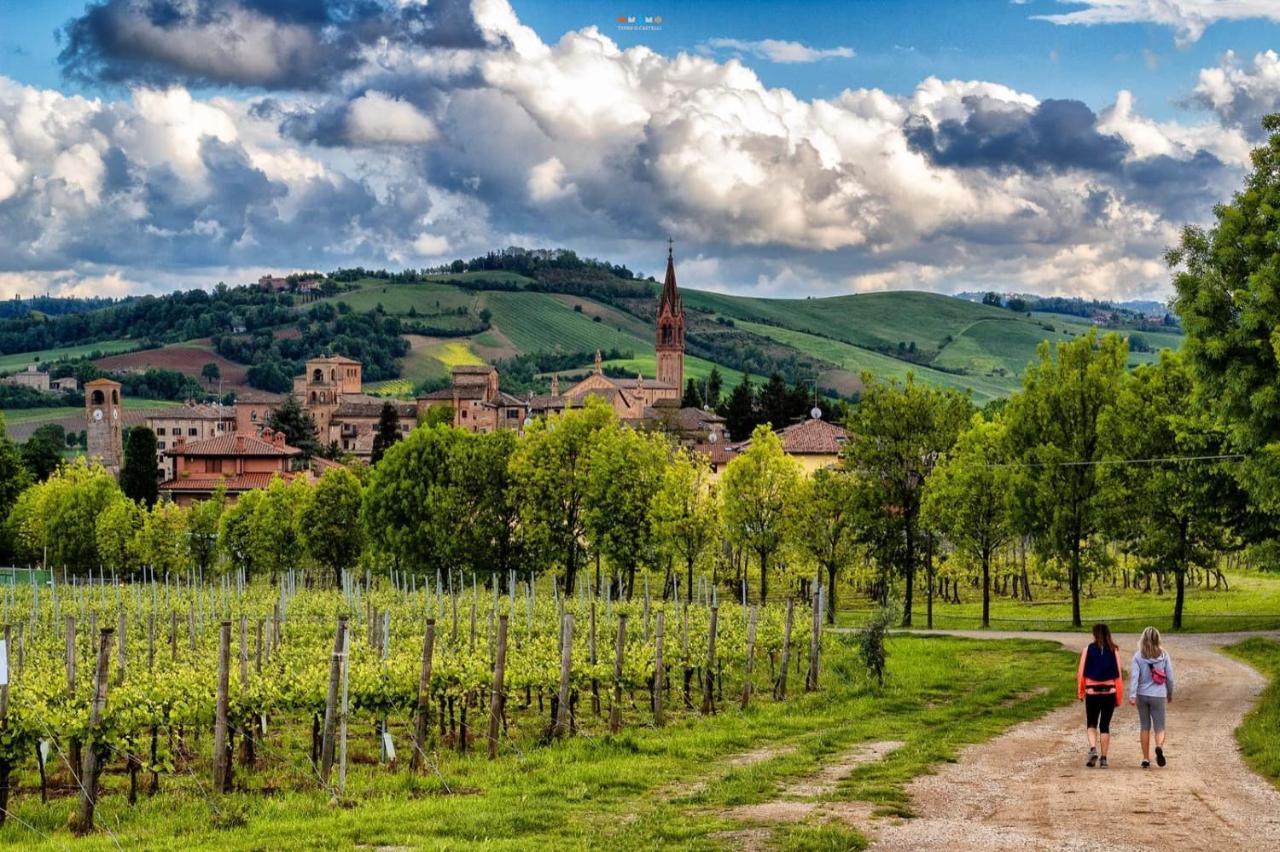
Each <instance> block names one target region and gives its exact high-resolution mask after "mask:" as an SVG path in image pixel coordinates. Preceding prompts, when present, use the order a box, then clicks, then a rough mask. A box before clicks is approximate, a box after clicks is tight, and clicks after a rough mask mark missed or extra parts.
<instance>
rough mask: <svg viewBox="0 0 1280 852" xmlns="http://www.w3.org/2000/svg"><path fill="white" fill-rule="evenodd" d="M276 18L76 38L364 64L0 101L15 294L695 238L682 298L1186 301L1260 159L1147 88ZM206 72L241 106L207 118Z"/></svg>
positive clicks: (300, 6) (173, 70)
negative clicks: (1172, 270) (887, 79)
mask: <svg viewBox="0 0 1280 852" xmlns="http://www.w3.org/2000/svg"><path fill="white" fill-rule="evenodd" d="M269 5H271V4H267V3H265V2H250V0H235V2H234V4H233V3H232V0H217V2H215V0H171V2H169V3H168V6H172V7H173V8H174V9H176V10H177V11H175V12H174V13H173V15H172V16H170V17H165V16H159V17H158V18H157V15H156V13H155V9H156V8H159V7H158V6H157V5H156V4H151V3H148V4H141V3H138V4H135V3H126V2H124V0H106V1H105V2H100V3H98V4H96V5H95V6H94V7H92V8H91V10H90V12H89V13H86V16H85V17H84V18H82V19H81V20H87V19H88V18H90V17H92V14H93V13H94V10H105V11H102V12H101V13H102V14H106V11H114V13H118V14H124V13H125V12H128V13H129V14H130V15H135V14H141V13H140V12H137V10H139V9H143V10H146V11H147V14H148V15H149V17H147V18H146V24H145V25H146V26H148V27H158V28H161V29H165V28H168V30H169V31H171V33H174V34H177V35H179V36H182V37H183V38H185V37H188V36H190V37H192V38H194V37H195V34H196V33H197V32H198V33H199V34H200V35H201V37H206V38H213V37H215V35H216V33H217V30H216V27H217V26H218V25H219V24H218V22H219V21H220V20H223V18H220V17H219V15H220V14H223V13H225V14H231V12H228V11H226V10H228V9H231V8H232V6H234V9H235V10H236V11H235V14H243V15H250V16H252V15H257V16H260V17H262V19H263V21H267V22H268V24H269V25H270V26H271V27H277V28H284V27H298V28H301V30H303V31H305V32H307V33H312V34H318V35H317V36H316V37H317V38H322V39H325V38H339V37H341V36H342V34H344V33H346V34H348V35H349V36H350V37H351V38H353V39H355V40H356V43H357V44H358V45H359V47H358V49H355V48H353V52H351V53H342V52H339V53H338V55H337V56H338V59H339V62H338V66H339V67H341V66H342V57H343V56H351V57H354V58H353V59H352V64H350V65H349V66H347V67H345V68H343V69H341V70H340V71H339V72H338V73H333V74H330V73H329V72H317V73H318V74H319V76H316V75H310V76H309V75H308V74H306V73H301V72H298V73H295V72H294V71H290V72H288V73H284V74H281V75H276V76H273V75H274V74H275V72H269V73H268V72H263V71H261V70H260V69H259V70H258V71H254V72H253V73H251V74H250V73H247V72H245V71H244V69H245V68H246V67H251V66H249V65H244V64H241V65H235V62H234V61H232V60H234V59H235V57H234V56H231V57H230V59H227V57H223V59H227V62H228V63H229V64H220V65H218V69H219V70H218V71H217V73H216V74H214V73H213V72H212V71H208V70H207V69H206V70H205V71H200V72H199V73H198V74H197V73H195V72H193V71H192V67H193V66H191V65H190V63H188V64H183V63H184V62H187V60H186V59H184V60H182V62H178V61H177V60H174V61H169V60H164V61H163V62H162V61H160V60H159V59H157V58H156V57H153V56H147V57H143V59H145V61H142V60H139V62H140V64H133V65H128V64H119V63H117V64H116V65H96V66H95V65H81V66H79V67H80V68H82V69H90V70H94V69H96V70H94V73H100V74H101V75H102V79H106V80H110V79H115V78H116V77H117V76H118V77H120V78H124V77H126V76H129V75H126V74H125V72H126V71H129V72H130V74H132V76H131V77H129V79H132V80H134V81H135V84H134V85H133V87H132V88H131V89H130V90H129V92H128V94H127V96H121V97H119V98H117V99H93V98H85V97H78V96H67V95H63V94H61V93H58V92H56V91H49V90H42V89H37V88H33V87H27V86H20V85H17V84H16V83H13V82H11V81H7V80H4V79H3V78H0V232H3V233H5V234H6V237H8V239H6V240H5V241H3V243H0V272H4V273H8V274H13V275H25V276H35V277H37V278H38V277H39V276H47V275H51V274H55V273H56V274H60V275H61V274H66V275H70V276H72V277H74V276H76V275H79V276H103V275H107V274H110V273H113V272H115V273H119V275H120V276H121V280H123V281H134V282H143V283H147V284H151V283H153V282H156V281H162V282H176V281H186V280H189V276H191V275H195V274H197V273H196V272H195V271H196V270H211V269H216V270H219V271H220V273H219V274H221V271H223V270H237V269H241V270H249V269H253V270H259V269H263V268H266V269H270V268H294V267H298V268H317V267H320V268H324V267H326V266H337V265H355V264H359V265H365V266H415V265H422V264H423V263H425V262H427V261H428V260H435V259H438V258H440V257H444V256H451V255H463V256H466V255H470V254H479V253H482V252H484V251H486V250H489V249H492V248H493V247H495V246H501V245H509V244H525V245H565V246H572V247H574V248H577V249H578V250H579V251H582V252H584V253H589V254H596V255H599V256H604V257H609V258H610V259H613V260H617V261H620V262H624V263H627V264H628V265H630V266H632V268H636V269H641V270H653V271H657V269H658V268H660V264H661V262H662V259H663V253H662V251H661V247H662V240H664V239H665V238H666V237H667V236H668V235H672V236H675V237H676V239H677V241H678V243H679V245H680V246H681V247H682V250H683V252H684V256H685V257H688V258H689V259H690V261H691V264H690V266H689V269H688V274H686V275H684V276H683V278H684V280H688V281H690V282H691V283H696V284H698V285H699V286H704V287H710V288H714V289H746V290H749V291H751V292H759V293H768V294H770V295H790V294H795V293H805V294H815V295H816V294H820V293H831V292H848V291H851V290H857V289H865V288H867V287H872V286H884V287H917V288H930V289H942V290H955V289H977V288H980V287H993V288H998V289H1040V290H1042V291H1046V292H1082V293H1089V294H1091V295H1123V294H1127V293H1144V294H1147V293H1150V292H1153V291H1154V290H1156V289H1159V288H1161V287H1167V280H1168V276H1167V273H1166V272H1165V271H1164V268H1163V265H1162V264H1161V262H1160V257H1161V255H1162V253H1163V251H1164V249H1165V248H1166V247H1167V246H1168V245H1169V244H1170V243H1171V242H1173V241H1174V240H1176V238H1177V234H1178V230H1179V228H1180V226H1181V225H1182V223H1183V222H1184V221H1187V220H1192V221H1202V220H1203V219H1204V218H1205V217H1207V216H1208V215H1209V213H1210V205H1211V202H1212V201H1213V200H1217V199H1219V198H1221V197H1223V196H1224V195H1225V194H1226V193H1227V192H1229V190H1230V189H1231V188H1232V187H1233V186H1234V185H1236V183H1237V182H1238V176H1239V171H1240V169H1241V168H1242V167H1243V166H1244V164H1245V162H1246V154H1247V149H1248V144H1247V141H1246V139H1245V137H1244V136H1243V135H1242V134H1241V133H1240V132H1239V130H1237V129H1235V128H1229V127H1228V128H1224V127H1223V126H1221V125H1220V124H1217V123H1209V124H1202V125H1183V124H1179V123H1176V122H1169V121H1164V122H1157V121H1154V120H1151V119H1149V118H1147V117H1145V116H1143V115H1142V114H1141V112H1140V111H1139V110H1138V108H1137V106H1136V104H1135V103H1134V102H1133V99H1132V97H1131V96H1129V95H1128V94H1127V93H1125V92H1121V93H1119V94H1118V95H1117V97H1116V101H1115V103H1113V104H1111V105H1110V106H1109V107H1107V108H1106V109H1103V110H1101V111H1099V112H1095V111H1093V110H1091V109H1090V108H1089V107H1088V106H1086V105H1084V104H1083V103H1080V102H1075V101H1065V100H1045V101H1041V100H1040V99H1038V98H1036V97H1035V96H1034V95H1032V94H1030V93H1028V92H1022V91H1018V90H1016V89H1013V88H1011V87H1008V86H1005V85H1001V84H999V83H995V82H990V81H980V80H943V79H938V78H933V77H930V78H927V79H925V80H923V81H921V82H920V83H919V85H918V86H917V87H916V88H915V89H914V90H913V91H911V92H909V93H906V94H890V93H888V92H885V91H882V90H879V89H849V90H845V91H843V92H840V93H839V94H837V95H835V96H833V97H830V98H815V99H804V98H800V97H798V96H797V95H795V94H794V93H793V92H791V91H789V90H787V89H784V88H769V87H768V86H766V85H764V83H763V82H762V81H761V80H760V78H759V76H757V74H756V73H755V72H754V71H753V70H752V69H751V68H750V67H749V66H748V65H747V64H746V62H745V61H744V59H742V58H739V57H729V58H727V59H723V60H721V59H717V58H716V57H714V56H711V55H707V54H705V53H694V54H687V53H681V54H677V55H674V56H666V55H663V54H659V53H657V52H655V51H653V50H651V49H649V48H647V47H644V46H636V47H631V48H627V49H623V48H622V47H620V46H619V45H618V44H617V43H616V42H614V41H613V40H612V39H611V38H609V37H608V36H606V35H605V34H603V33H602V32H601V31H599V30H598V29H597V28H594V27H587V28H584V29H582V30H579V31H574V32H569V33H566V34H565V35H564V36H563V37H561V38H560V39H559V40H558V41H556V42H554V43H546V42H544V41H543V40H542V39H541V38H539V37H538V36H537V34H536V33H534V32H533V31H532V30H531V29H529V28H528V27H526V26H525V25H523V24H522V23H521V22H520V21H519V19H518V18H517V17H516V15H515V13H514V12H513V11H512V9H511V7H510V6H509V5H508V4H507V2H505V0H474V3H473V4H472V5H470V6H466V7H465V15H463V18H464V19H465V21H467V22H469V26H471V27H473V28H474V30H475V32H474V33H471V35H469V36H467V38H466V39H455V40H452V41H449V43H448V44H443V43H442V44H439V45H436V46H425V47H414V46H413V45H412V44H410V43H409V41H408V36H403V37H400V36H398V37H396V38H389V37H388V38H378V39H376V40H373V39H371V38H367V37H366V36H365V30H363V29H361V28H360V27H358V26H356V24H355V23H354V22H355V21H356V20H357V18H359V20H372V21H375V22H378V21H383V20H384V19H385V16H386V15H392V14H397V15H398V14H410V13H409V12H407V11H404V10H406V9H409V8H410V6H411V5H412V4H408V3H405V4H403V5H401V4H399V3H396V4H391V3H390V2H388V3H386V4H383V3H376V4H371V3H360V4H358V5H359V9H358V10H357V9H356V5H355V4H352V5H346V4H344V3H341V2H339V3H328V4H325V3H320V2H318V0H316V2H311V0H299V1H298V2H296V3H293V4H288V10H287V11H284V12H282V11H279V10H278V9H276V8H275V6H274V5H271V8H270V9H268V6H269ZM375 6H376V9H377V10H380V12H379V13H378V15H374V12H373V11H369V10H371V9H373V8H374V7H375ZM166 8H167V7H166ZM414 8H415V9H416V8H417V7H416V6H415V7H414ZM426 8H427V9H432V8H434V9H435V10H436V12H435V13H434V14H437V15H439V14H441V10H442V9H445V8H462V7H455V6H451V5H450V4H444V5H438V4H435V3H432V4H428V5H427V6H426ZM344 10H345V11H344ZM339 13H341V14H339ZM365 14H367V15H369V16H372V17H368V18H361V17H359V16H360V15H365ZM413 14H415V15H416V14H425V13H424V12H421V10H419V11H415V12H413ZM457 14H459V15H462V12H458V13H457ZM380 16H381V17H380ZM170 18H172V20H171V19H170ZM129 20H133V19H132V18H129ZM255 20H256V19H255ZM432 20H435V19H432ZM320 22H324V23H320ZM259 23H261V22H259ZM262 26H263V27H266V26H267V24H262ZM371 26H372V25H371ZM463 29H465V28H458V29H457V31H459V32H461V31H462V30H463ZM264 31H265V30H264ZM373 31H375V32H376V31H378V28H377V26H373ZM451 31H452V30H451ZM415 37H419V36H415ZM421 37H423V38H425V36H421ZM432 38H436V39H437V40H439V39H441V38H442V35H441V33H440V32H439V31H436V32H435V33H434V35H432ZM218 49H220V50H229V51H232V53H234V51H235V50H239V49H240V48H238V47H233V46H225V45H224V46H222V47H220V48H218ZM94 55H95V56H98V55H102V56H106V55H107V54H105V53H103V54H94ZM111 55H112V56H114V54H111ZM135 58H137V57H135ZM117 59H119V58H118V57H117V58H116V59H113V60H112V62H117ZM191 61H192V62H194V61H195V60H194V59H192V60H191ZM221 61H222V60H221V59H220V60H219V62H221ZM119 62H123V60H119ZM233 65H234V66H235V67H236V68H239V69H241V70H240V71H236V72H235V73H236V74H240V75H241V76H238V77H237V76H235V75H234V74H232V73H231V72H230V71H229V70H228V68H230V67H231V66H233ZM113 75H115V76H113ZM152 75H154V77H153V76H152ZM197 78H198V79H200V80H203V81H205V82H209V81H215V80H216V81H220V82H224V83H227V82H235V81H241V82H242V87H243V88H244V89H246V91H239V92H232V93H229V92H228V91H227V90H226V89H220V90H217V91H218V94H216V95H211V96H210V95H206V96H196V95H194V94H192V92H191V90H189V89H188V88H187V87H186V86H185V85H184V82H191V81H193V80H194V79H197ZM139 80H141V81H146V80H151V81H152V83H155V85H145V84H143V83H142V82H136V81H139ZM161 83H162V84H161ZM304 83H305V84H306V86H318V87H319V88H306V86H304V85H303V84H304ZM264 87H270V88H272V89H273V91H271V92H264V91H262V88H264ZM655 245H656V246H658V247H657V248H655ZM228 274H229V273H228ZM691 276H692V277H691ZM60 280H71V278H66V279H60ZM212 280H217V279H212ZM233 280H234V279H233Z"/></svg>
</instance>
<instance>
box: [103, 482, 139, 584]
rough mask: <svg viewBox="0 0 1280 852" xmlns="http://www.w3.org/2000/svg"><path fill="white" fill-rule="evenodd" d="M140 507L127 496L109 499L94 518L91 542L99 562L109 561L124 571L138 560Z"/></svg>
mask: <svg viewBox="0 0 1280 852" xmlns="http://www.w3.org/2000/svg"><path fill="white" fill-rule="evenodd" d="M144 515H145V512H144V510H143V509H142V508H141V507H140V506H138V504H137V503H135V502H133V501H132V500H130V499H129V498H128V497H125V496H123V495H121V496H120V497H117V498H115V499H113V500H111V501H110V502H109V503H108V504H107V505H106V506H105V507H104V508H103V510H102V512H100V513H99V514H98V518H97V520H96V521H95V522H94V546H95V547H96V548H97V550H98V562H99V564H100V565H110V566H111V567H112V568H113V569H114V570H117V571H120V572H121V573H125V572H128V571H132V570H133V569H134V567H136V566H137V564H138V562H139V554H138V540H137V539H138V531H139V530H141V529H142V519H143V516H144Z"/></svg>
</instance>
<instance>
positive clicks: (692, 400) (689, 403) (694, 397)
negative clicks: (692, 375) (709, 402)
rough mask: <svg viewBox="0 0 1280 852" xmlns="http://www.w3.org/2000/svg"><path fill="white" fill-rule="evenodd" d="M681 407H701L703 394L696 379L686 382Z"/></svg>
mask: <svg viewBox="0 0 1280 852" xmlns="http://www.w3.org/2000/svg"><path fill="white" fill-rule="evenodd" d="M680 407H681V408H701V407H702V394H701V393H699V392H698V383H697V381H696V380H694V379H689V381H687V382H685V383H684V397H682V398H681V400H680Z"/></svg>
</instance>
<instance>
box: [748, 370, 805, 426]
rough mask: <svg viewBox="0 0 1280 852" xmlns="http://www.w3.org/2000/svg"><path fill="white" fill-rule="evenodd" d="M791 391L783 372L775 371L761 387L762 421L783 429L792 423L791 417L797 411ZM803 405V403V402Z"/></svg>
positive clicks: (760, 407) (759, 404)
mask: <svg viewBox="0 0 1280 852" xmlns="http://www.w3.org/2000/svg"><path fill="white" fill-rule="evenodd" d="M792 402H793V400H792V397H791V391H790V390H788V388H787V383H786V382H785V381H784V380H783V378H782V374H781V373H778V372H774V373H772V374H771V375H770V376H769V381H767V382H765V383H764V386H763V387H762V388H760V393H759V395H758V398H757V405H758V407H759V410H760V415H759V416H760V421H761V422H763V423H768V424H770V425H772V426H773V428H774V429H783V428H785V427H787V426H790V425H791V419H792V417H794V416H795V415H796V414H798V413H799V412H797V411H796V410H795V408H794V406H793V405H792ZM801 404H802V405H803V403H801Z"/></svg>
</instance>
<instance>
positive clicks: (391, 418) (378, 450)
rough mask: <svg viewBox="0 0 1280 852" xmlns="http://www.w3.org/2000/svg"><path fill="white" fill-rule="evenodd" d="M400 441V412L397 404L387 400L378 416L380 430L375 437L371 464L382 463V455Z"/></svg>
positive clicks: (370, 459)
mask: <svg viewBox="0 0 1280 852" xmlns="http://www.w3.org/2000/svg"><path fill="white" fill-rule="evenodd" d="M399 440H400V412H399V411H397V410H396V406H395V403H393V402H391V401H390V400H387V401H386V402H384V403H382V411H381V412H380V413H379V414H378V430H377V431H376V432H375V433H374V435H373V453H372V455H371V456H370V458H369V463H370V464H377V463H378V462H380V461H382V454H383V453H385V452H386V451H387V448H388V447H390V446H391V445H392V444H394V443H395V442H396V441H399Z"/></svg>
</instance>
